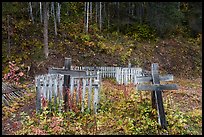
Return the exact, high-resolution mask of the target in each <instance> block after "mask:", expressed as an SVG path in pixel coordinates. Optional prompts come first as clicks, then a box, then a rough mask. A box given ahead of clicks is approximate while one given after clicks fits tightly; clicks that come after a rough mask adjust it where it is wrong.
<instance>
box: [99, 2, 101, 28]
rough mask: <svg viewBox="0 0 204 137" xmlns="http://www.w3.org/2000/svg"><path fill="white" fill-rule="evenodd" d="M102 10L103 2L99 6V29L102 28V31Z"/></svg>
mask: <svg viewBox="0 0 204 137" xmlns="http://www.w3.org/2000/svg"><path fill="white" fill-rule="evenodd" d="M101 10H102V5H101V2H100V6H99V29H100V31H101V28H102V16H101Z"/></svg>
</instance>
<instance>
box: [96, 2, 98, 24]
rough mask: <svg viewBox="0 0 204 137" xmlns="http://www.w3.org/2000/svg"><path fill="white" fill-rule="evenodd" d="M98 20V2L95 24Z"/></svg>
mask: <svg viewBox="0 0 204 137" xmlns="http://www.w3.org/2000/svg"><path fill="white" fill-rule="evenodd" d="M97 19H98V2H96V24H97V21H98V20H97Z"/></svg>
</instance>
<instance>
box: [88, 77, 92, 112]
mask: <svg viewBox="0 0 204 137" xmlns="http://www.w3.org/2000/svg"><path fill="white" fill-rule="evenodd" d="M91 93H92V78H90V79H89V92H88V110H90V106H91Z"/></svg>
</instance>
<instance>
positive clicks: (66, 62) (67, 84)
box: [64, 57, 71, 112]
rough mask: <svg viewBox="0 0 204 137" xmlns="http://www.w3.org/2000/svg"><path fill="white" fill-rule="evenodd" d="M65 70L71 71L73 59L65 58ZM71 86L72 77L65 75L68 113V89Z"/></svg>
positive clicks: (65, 104) (65, 99) (65, 103)
mask: <svg viewBox="0 0 204 137" xmlns="http://www.w3.org/2000/svg"><path fill="white" fill-rule="evenodd" d="M64 67H65V70H70V69H71V58H66V57H65V63H64ZM69 85H70V76H68V75H65V76H64V110H65V112H67V108H68V104H67V103H68V93H67V89H68V88H69Z"/></svg>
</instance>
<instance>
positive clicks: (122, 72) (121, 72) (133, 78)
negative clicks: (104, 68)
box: [116, 67, 142, 85]
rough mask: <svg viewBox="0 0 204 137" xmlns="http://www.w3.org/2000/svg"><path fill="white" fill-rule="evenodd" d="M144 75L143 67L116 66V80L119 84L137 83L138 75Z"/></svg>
mask: <svg viewBox="0 0 204 137" xmlns="http://www.w3.org/2000/svg"><path fill="white" fill-rule="evenodd" d="M140 76H142V69H141V68H120V67H117V68H116V81H117V82H118V84H124V85H127V84H129V83H134V84H137V77H140Z"/></svg>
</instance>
